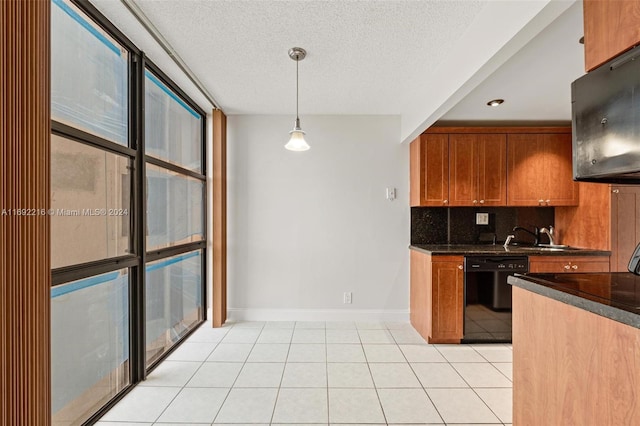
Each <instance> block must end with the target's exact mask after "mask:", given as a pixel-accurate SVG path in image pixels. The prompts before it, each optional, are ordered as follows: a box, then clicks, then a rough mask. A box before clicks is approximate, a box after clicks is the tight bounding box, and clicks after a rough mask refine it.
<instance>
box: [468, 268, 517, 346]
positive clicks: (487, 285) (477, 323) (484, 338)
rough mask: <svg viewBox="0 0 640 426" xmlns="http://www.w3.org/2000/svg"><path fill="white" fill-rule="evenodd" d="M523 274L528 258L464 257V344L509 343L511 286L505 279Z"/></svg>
mask: <svg viewBox="0 0 640 426" xmlns="http://www.w3.org/2000/svg"><path fill="white" fill-rule="evenodd" d="M526 272H529V258H528V257H527V256H466V257H465V258H464V337H463V339H462V342H463V343H509V342H511V286H510V285H509V284H507V277H508V276H509V275H513V274H514V273H519V274H523V273H526Z"/></svg>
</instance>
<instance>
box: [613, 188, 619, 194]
mask: <svg viewBox="0 0 640 426" xmlns="http://www.w3.org/2000/svg"><path fill="white" fill-rule="evenodd" d="M611 192H613V193H614V194H617V193H619V192H620V190H619V189H614V190H613V191H611Z"/></svg>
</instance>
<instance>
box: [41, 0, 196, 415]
mask: <svg viewBox="0 0 640 426" xmlns="http://www.w3.org/2000/svg"><path fill="white" fill-rule="evenodd" d="M48 1H51V0H48ZM68 1H69V2H70V3H72V4H73V5H74V6H76V7H77V8H78V9H80V10H81V11H82V12H83V13H84V14H85V17H86V18H88V19H87V20H88V21H90V23H91V24H93V25H96V26H97V27H99V28H100V29H102V30H103V31H105V32H106V33H108V34H109V36H110V37H111V38H113V39H114V40H115V41H116V42H117V43H119V44H120V45H121V47H123V48H124V49H126V50H127V51H128V53H129V55H128V75H127V83H128V93H127V101H128V140H127V141H128V144H127V145H126V146H125V145H122V144H119V143H117V142H113V141H110V140H107V139H105V138H102V137H100V136H97V135H94V134H92V133H89V132H86V131H83V130H80V129H78V128H75V127H73V126H70V125H68V124H65V123H61V122H58V121H55V120H53V118H52V119H51V133H52V134H54V135H57V136H60V137H64V138H67V139H70V140H73V141H76V142H79V143H83V144H86V145H88V146H91V147H94V148H98V149H101V150H104V151H107V152H111V153H115V154H119V155H123V156H126V157H127V158H129V160H130V161H131V164H132V166H133V168H134V170H133V171H132V174H131V179H130V185H131V193H130V200H131V201H130V203H131V205H130V207H131V209H130V210H131V215H130V222H129V226H130V236H129V238H130V247H131V251H132V253H131V254H128V255H125V256H118V257H112V258H107V259H101V260H96V261H91V262H85V263H80V264H74V265H70V266H64V267H60V268H55V269H52V270H51V276H52V283H51V287H52V288H53V287H55V286H58V285H62V284H66V283H68V282H71V281H76V280H79V279H82V278H88V277H91V276H94V275H100V274H104V273H107V272H113V271H116V270H120V269H124V268H127V269H128V275H129V320H130V328H129V348H130V354H129V361H130V362H129V368H130V371H129V377H130V383H129V385H128V386H126V387H125V388H124V389H123V390H121V391H120V392H119V393H118V394H117V395H116V396H115V397H113V398H112V399H111V400H110V401H109V402H107V403H106V404H105V405H103V406H102V408H101V409H99V410H98V411H97V412H95V413H94V414H93V415H92V416H91V417H90V418H89V419H87V420H86V421H85V423H86V424H93V423H94V422H95V421H97V420H98V419H99V418H100V417H102V416H103V415H104V414H105V413H106V412H107V411H108V410H109V409H111V408H112V407H113V406H114V405H115V404H116V403H117V402H118V401H119V400H121V399H122V398H123V397H124V396H125V395H126V394H127V393H128V392H129V391H130V390H131V389H133V388H134V387H135V385H136V384H137V383H139V382H140V381H142V380H144V379H145V378H146V375H147V374H148V373H149V372H151V371H152V370H153V369H154V368H155V367H156V366H157V365H158V364H159V363H160V362H162V361H163V360H164V359H165V358H166V357H167V356H169V355H170V354H171V353H172V352H173V351H174V350H175V349H176V348H177V347H178V346H179V345H180V344H181V343H182V342H184V340H186V338H187V337H188V336H189V335H190V334H191V333H193V331H194V330H195V329H196V328H197V326H198V325H200V324H202V323H203V322H205V321H206V320H207V286H206V283H207V262H206V259H207V250H208V249H207V237H208V230H207V220H206V217H207V214H208V203H207V190H206V188H207V176H206V174H207V166H208V165H207V155H206V153H207V143H206V138H207V132H206V130H207V114H206V113H205V112H204V110H203V109H202V108H200V107H199V106H198V105H197V104H196V103H195V102H193V100H191V98H190V97H189V96H188V95H187V94H186V93H185V92H184V91H183V90H182V89H180V87H179V86H178V85H177V84H176V83H175V82H174V81H173V80H172V79H170V78H169V77H168V76H167V75H166V74H165V73H164V72H162V70H161V69H160V68H159V67H158V66H156V65H155V64H154V63H153V62H152V61H151V60H150V59H149V58H147V57H146V56H145V53H144V52H143V51H142V50H140V49H139V48H138V47H137V46H136V45H135V44H134V43H133V42H132V41H131V40H129V39H128V38H127V37H126V36H125V35H124V34H123V33H122V32H121V31H119V30H118V29H117V28H116V26H115V25H114V24H112V23H111V22H110V21H109V20H108V19H107V18H106V17H105V16H104V15H103V14H102V13H101V12H100V11H98V9H97V8H96V7H95V6H93V5H92V4H91V3H90V2H89V1H88V0H68ZM146 69H148V70H149V71H151V72H152V73H153V74H154V76H155V77H156V78H158V79H159V80H160V81H161V82H162V83H163V84H165V85H166V86H167V87H168V88H169V89H171V90H172V91H173V92H174V93H175V94H176V95H177V96H178V97H180V99H181V100H182V101H183V102H185V103H186V104H187V105H188V106H189V107H190V108H192V109H193V110H194V111H196V112H197V113H198V114H200V116H201V155H202V162H201V165H202V167H201V172H202V173H197V172H195V171H193V170H189V169H186V168H183V167H180V166H179V165H176V164H173V163H169V162H166V161H163V160H159V159H157V158H154V157H151V156H147V155H146V153H145V117H144V112H143V111H144V103H145V91H144V84H145V70H146ZM147 163H149V164H153V165H155V166H159V167H162V168H166V169H167V170H170V171H172V172H177V173H180V174H184V175H186V176H189V177H192V178H195V179H198V180H201V181H202V182H203V183H204V188H205V191H203V194H202V196H203V211H202V215H203V239H202V240H200V241H195V242H191V243H187V244H181V245H178V246H172V247H166V248H162V249H157V250H152V251H149V252H147V250H146V207H147V206H146V164H147ZM197 250H202V259H203V261H202V275H201V276H202V282H201V289H202V294H201V296H202V303H203V306H202V319H201V321H199V322H198V323H197V324H196V325H195V326H194V327H193V328H192V329H191V330H189V331H188V332H187V333H185V335H184V336H183V337H182V338H181V339H179V340H178V341H177V342H176V343H175V344H174V345H173V346H171V347H170V348H169V349H168V350H167V351H166V352H165V353H164V354H162V356H160V357H159V358H158V359H157V360H156V361H154V362H153V363H152V364H151V365H146V358H145V355H146V354H145V351H146V339H145V326H146V324H145V270H146V265H147V264H148V263H149V262H153V261H157V260H161V259H164V258H167V257H171V256H175V255H178V254H182V253H187V252H190V251H197Z"/></svg>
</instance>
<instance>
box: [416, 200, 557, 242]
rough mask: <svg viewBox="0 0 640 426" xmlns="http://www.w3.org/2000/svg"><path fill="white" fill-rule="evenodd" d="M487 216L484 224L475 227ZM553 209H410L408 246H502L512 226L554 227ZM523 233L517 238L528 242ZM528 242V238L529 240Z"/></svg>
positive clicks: (530, 227) (531, 227) (529, 227)
mask: <svg viewBox="0 0 640 426" xmlns="http://www.w3.org/2000/svg"><path fill="white" fill-rule="evenodd" d="M476 213H488V214H489V224H488V225H476ZM553 219H554V208H553V207H483V208H477V207H448V208H442V207H412V208H411V244H479V243H480V244H484V243H488V244H491V243H492V241H493V238H494V235H495V239H496V241H497V243H498V244H502V243H503V242H504V240H505V239H506V238H507V235H509V234H511V233H512V230H513V227H514V226H522V227H524V228H527V229H531V230H533V228H534V227H536V226H537V227H538V228H542V227H548V226H549V225H553V224H554V221H553ZM527 238H528V236H527V234H526V233H522V232H519V233H518V234H517V239H518V240H522V241H529V240H528V239H527ZM531 241H532V239H531Z"/></svg>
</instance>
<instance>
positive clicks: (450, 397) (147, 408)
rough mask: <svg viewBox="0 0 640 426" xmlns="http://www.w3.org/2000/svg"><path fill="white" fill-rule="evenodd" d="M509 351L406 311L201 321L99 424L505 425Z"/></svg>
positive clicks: (508, 418)
mask: <svg viewBox="0 0 640 426" xmlns="http://www.w3.org/2000/svg"><path fill="white" fill-rule="evenodd" d="M512 357H513V356H512V350H511V345H504V344H484V345H428V344H426V343H425V342H424V340H423V339H422V338H421V337H420V335H419V334H418V333H417V332H416V331H415V330H414V329H413V328H412V327H411V325H410V324H405V323H381V322H380V323H377V322H372V323H353V322H326V323H325V322H307V321H305V322H241V323H236V324H229V325H227V326H225V327H223V328H219V329H212V328H209V327H208V325H206V324H205V325H203V326H201V327H200V328H199V329H198V330H196V332H195V333H193V335H191V336H190V337H189V339H188V340H187V341H186V342H185V343H184V344H183V345H181V346H180V347H179V348H178V349H177V350H176V351H174V352H173V353H172V354H171V355H170V356H169V357H168V358H167V360H166V361H164V362H163V363H162V364H161V365H159V366H158V367H157V368H156V369H155V370H154V371H153V372H152V373H151V374H150V375H149V377H148V379H147V380H146V381H144V382H142V383H140V384H139V385H138V386H137V387H136V388H135V389H133V390H132V391H131V392H130V393H129V394H128V395H126V396H125V397H124V398H123V399H122V401H120V402H119V403H118V404H117V405H116V406H115V407H114V408H113V409H111V410H110V411H109V412H108V413H107V414H106V415H105V416H104V417H103V418H102V420H101V421H100V422H98V425H102V426H109V425H111V426H123V425H124V424H127V425H132V426H135V425H138V426H142V425H165V426H167V425H171V424H179V425H183V426H184V425H212V424H213V425H215V426H222V425H231V424H233V425H236V426H237V425H239V424H241V425H285V424H286V425H288V426H292V425H324V426H328V425H350V424H353V425H355V424H358V425H360V426H363V425H380V424H389V425H400V424H412V425H426V424H440V425H441V424H447V425H463V424H466V425H470V424H485V425H509V424H511V417H512V414H511V407H512V402H511V399H512V383H511V380H512V364H511V362H512Z"/></svg>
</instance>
